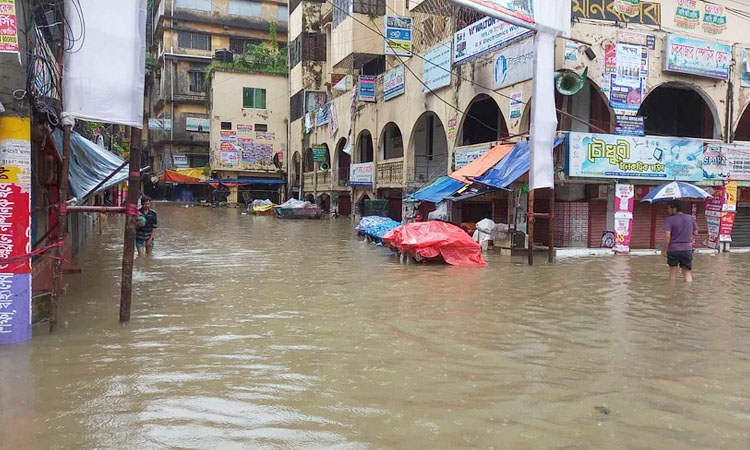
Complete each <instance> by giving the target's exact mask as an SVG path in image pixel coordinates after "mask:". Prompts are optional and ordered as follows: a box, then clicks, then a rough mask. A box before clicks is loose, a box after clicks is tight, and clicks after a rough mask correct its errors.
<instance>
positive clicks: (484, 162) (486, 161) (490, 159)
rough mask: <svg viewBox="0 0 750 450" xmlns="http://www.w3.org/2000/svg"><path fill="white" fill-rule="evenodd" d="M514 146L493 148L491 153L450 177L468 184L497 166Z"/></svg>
mask: <svg viewBox="0 0 750 450" xmlns="http://www.w3.org/2000/svg"><path fill="white" fill-rule="evenodd" d="M513 145H514V144H500V145H496V146H494V147H492V148H491V149H490V151H488V152H487V153H485V154H484V155H482V156H480V157H479V158H477V159H475V160H474V161H472V162H470V163H469V164H467V165H465V166H463V167H461V168H460V169H458V170H456V171H455V172H453V173H451V174H450V175H449V177H451V178H453V179H454V180H457V181H462V182H467V181H468V180H470V179H471V178H472V177H479V176H482V175H484V173H485V172H487V171H488V170H490V169H491V168H492V167H493V166H495V165H496V164H497V163H498V162H499V161H500V160H502V159H503V158H504V157H505V156H506V155H507V154H508V153H510V151H511V150H513Z"/></svg>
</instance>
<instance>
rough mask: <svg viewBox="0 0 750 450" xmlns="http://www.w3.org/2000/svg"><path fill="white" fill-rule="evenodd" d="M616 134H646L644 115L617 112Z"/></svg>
mask: <svg viewBox="0 0 750 450" xmlns="http://www.w3.org/2000/svg"><path fill="white" fill-rule="evenodd" d="M615 134H616V135H618V136H645V135H646V131H645V127H644V122H643V116H633V115H628V114H615Z"/></svg>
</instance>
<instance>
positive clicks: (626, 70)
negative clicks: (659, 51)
mask: <svg viewBox="0 0 750 450" xmlns="http://www.w3.org/2000/svg"><path fill="white" fill-rule="evenodd" d="M615 58H616V71H615V73H616V74H617V82H618V83H619V84H621V85H627V86H631V87H640V84H641V69H642V68H643V47H640V46H638V45H631V44H617V45H616V57H615Z"/></svg>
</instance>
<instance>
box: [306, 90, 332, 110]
mask: <svg viewBox="0 0 750 450" xmlns="http://www.w3.org/2000/svg"><path fill="white" fill-rule="evenodd" d="M327 102H328V94H326V92H325V91H305V112H309V113H311V112H313V111H315V110H317V109H320V108H321V107H322V106H323V105H325V104H326V103H327Z"/></svg>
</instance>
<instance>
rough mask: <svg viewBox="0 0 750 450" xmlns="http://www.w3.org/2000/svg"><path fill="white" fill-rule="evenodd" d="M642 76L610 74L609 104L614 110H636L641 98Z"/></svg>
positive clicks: (638, 107) (639, 106) (639, 105)
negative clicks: (632, 76)
mask: <svg viewBox="0 0 750 450" xmlns="http://www.w3.org/2000/svg"><path fill="white" fill-rule="evenodd" d="M634 82H635V83H634ZM642 93H643V78H636V79H633V78H631V77H620V76H619V75H616V74H614V73H613V74H610V83H609V106H611V107H612V109H614V110H616V111H630V112H633V113H635V112H638V110H639V109H640V108H641V101H642V99H643V95H642Z"/></svg>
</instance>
